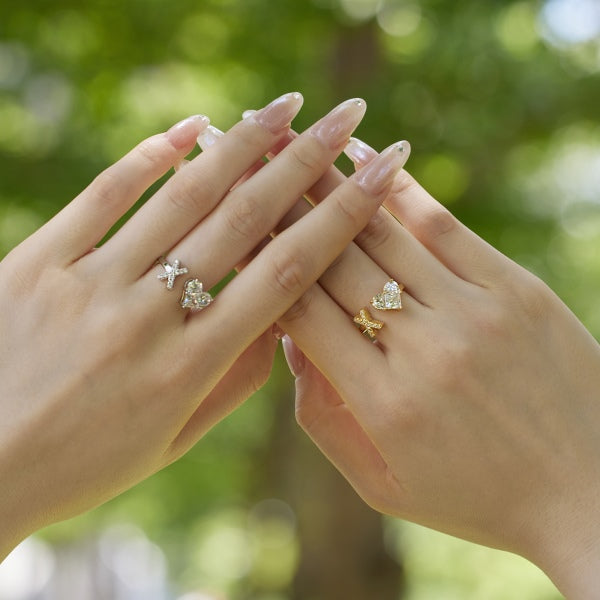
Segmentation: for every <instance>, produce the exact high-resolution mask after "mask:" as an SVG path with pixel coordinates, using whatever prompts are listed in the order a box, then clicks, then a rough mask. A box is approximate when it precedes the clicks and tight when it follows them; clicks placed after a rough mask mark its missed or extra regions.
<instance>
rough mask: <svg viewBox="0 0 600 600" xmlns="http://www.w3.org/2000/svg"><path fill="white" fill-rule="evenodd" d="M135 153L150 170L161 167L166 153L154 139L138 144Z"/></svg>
mask: <svg viewBox="0 0 600 600" xmlns="http://www.w3.org/2000/svg"><path fill="white" fill-rule="evenodd" d="M136 153H137V155H138V157H139V158H141V159H142V162H144V163H146V165H145V166H147V167H148V168H149V169H151V170H154V168H156V167H162V166H163V164H164V162H165V154H166V153H165V152H164V149H163V148H162V147H161V145H160V144H158V143H157V139H156V138H155V137H151V138H148V139H145V140H144V141H142V142H140V143H139V144H138V145H137V147H136ZM170 154H172V152H171V153H170Z"/></svg>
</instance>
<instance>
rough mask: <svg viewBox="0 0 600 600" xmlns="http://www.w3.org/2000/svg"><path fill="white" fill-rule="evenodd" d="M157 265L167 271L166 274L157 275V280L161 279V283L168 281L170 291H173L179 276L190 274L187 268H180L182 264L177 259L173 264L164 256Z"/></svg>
mask: <svg viewBox="0 0 600 600" xmlns="http://www.w3.org/2000/svg"><path fill="white" fill-rule="evenodd" d="M156 263H157V264H159V265H160V266H161V267H162V268H163V269H164V270H165V272H164V273H160V275H157V279H160V280H161V281H165V280H166V282H167V289H168V290H172V289H173V286H174V285H175V278H176V277H177V276H179V275H183V274H184V273H187V272H188V270H187V268H186V267H182V266H180V265H181V263H180V262H179V261H178V260H177V259H175V260H174V261H173V263H170V262H169V261H168V260H167V259H166V258H165V257H164V256H161V257H160V258H159V259H158V260H157V261H156Z"/></svg>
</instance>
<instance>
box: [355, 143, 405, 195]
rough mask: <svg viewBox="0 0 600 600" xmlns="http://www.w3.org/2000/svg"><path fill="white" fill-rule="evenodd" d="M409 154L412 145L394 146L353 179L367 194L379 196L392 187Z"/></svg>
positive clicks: (400, 144)
mask: <svg viewBox="0 0 600 600" xmlns="http://www.w3.org/2000/svg"><path fill="white" fill-rule="evenodd" d="M409 154H410V144H409V143H408V142H404V141H403V142H398V143H397V144H393V145H391V146H390V147H389V148H386V149H385V150H384V151H383V152H382V153H381V154H380V155H379V156H378V157H377V158H375V159H373V160H372V161H371V162H370V163H369V164H367V165H366V166H364V167H363V168H362V169H360V171H357V172H356V173H355V174H354V175H353V177H355V178H356V182H357V183H358V185H360V186H361V187H362V188H363V189H364V190H365V192H367V194H370V195H372V196H377V195H379V194H381V193H382V192H384V191H385V190H386V188H388V187H389V186H390V185H392V182H393V181H394V177H396V174H397V173H398V171H400V169H402V167H403V166H404V165H405V163H406V161H407V160H408V156H409Z"/></svg>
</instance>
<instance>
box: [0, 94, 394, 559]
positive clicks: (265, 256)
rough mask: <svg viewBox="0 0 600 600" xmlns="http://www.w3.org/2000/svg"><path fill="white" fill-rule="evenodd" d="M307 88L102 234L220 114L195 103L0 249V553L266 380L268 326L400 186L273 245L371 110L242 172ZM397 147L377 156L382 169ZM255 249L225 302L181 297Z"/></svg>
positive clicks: (339, 209)
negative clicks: (288, 215) (204, 303)
mask: <svg viewBox="0 0 600 600" xmlns="http://www.w3.org/2000/svg"><path fill="white" fill-rule="evenodd" d="M301 100H302V99H301V96H300V95H299V94H288V95H285V96H282V97H281V98H279V99H278V100H275V101H274V102H273V103H271V104H270V105H269V106H267V107H266V108H264V109H263V110H261V111H259V112H258V113H256V114H255V115H254V116H253V117H252V118H249V119H246V120H245V121H243V122H240V123H238V124H237V125H236V126H235V127H233V128H232V129H231V131H229V132H228V133H227V134H226V135H225V136H224V137H223V138H222V139H221V140H219V143H218V144H215V145H214V147H212V148H210V149H208V150H207V151H206V152H203V153H202V154H200V155H199V156H198V157H197V158H195V159H194V160H193V161H191V162H190V163H189V164H186V165H185V167H183V168H181V169H180V170H179V171H178V172H177V173H176V174H175V175H174V176H173V177H172V178H171V179H170V180H169V181H168V182H167V183H166V184H165V185H164V186H163V187H162V188H161V189H160V190H159V191H158V192H157V193H156V194H155V195H154V196H153V197H152V198H151V199H150V200H149V201H148V202H147V203H146V204H145V205H144V206H143V207H142V208H141V209H140V210H139V211H138V212H137V213H136V214H135V215H133V216H132V217H131V218H130V219H129V221H128V222H127V223H126V224H125V225H124V226H123V227H122V228H121V229H120V230H119V231H118V232H117V233H116V234H115V235H114V236H113V237H112V238H111V239H110V240H108V241H107V242H106V243H105V244H103V245H101V246H100V247H96V246H97V244H98V243H99V241H100V240H101V239H102V238H103V237H104V236H105V234H106V232H107V231H108V230H109V229H110V227H111V226H112V225H113V224H114V223H115V222H116V221H117V219H118V218H119V217H121V216H122V215H123V214H125V213H126V212H127V210H128V209H129V208H130V207H131V206H132V205H133V204H134V203H135V201H136V200H137V199H138V198H139V196H140V195H141V194H142V192H143V191H144V190H145V189H146V188H147V187H148V186H149V185H150V184H152V182H154V181H155V180H156V179H157V178H158V177H160V176H161V175H162V174H163V173H164V172H166V171H167V170H168V169H169V167H170V166H171V165H175V164H179V163H180V162H181V160H182V159H183V157H184V156H185V155H186V154H187V153H188V152H189V151H190V150H191V149H192V147H193V146H194V142H195V140H196V137H197V135H198V134H199V133H200V132H201V131H202V130H203V129H204V128H206V126H207V123H208V121H207V119H206V118H203V117H195V118H191V119H188V120H186V121H184V122H182V123H181V124H179V125H177V126H175V127H174V128H172V129H171V130H169V131H168V132H167V133H165V134H161V135H157V136H154V137H152V138H150V139H148V140H146V141H145V142H143V143H142V144H141V145H140V146H138V147H137V148H136V149H134V150H133V151H132V152H131V153H129V154H128V155H127V156H125V157H124V158H123V159H122V160H120V161H119V162H118V163H116V164H115V165H114V166H112V167H110V168H109V169H108V170H107V171H105V172H104V173H103V174H101V175H100V176H99V177H98V178H97V179H96V180H95V181H94V182H93V183H92V184H91V185H90V186H89V188H88V189H86V190H85V191H84V192H83V193H82V194H81V195H80V196H78V197H77V198H76V199H75V200H74V201H73V202H72V203H70V204H69V205H68V206H67V207H66V208H65V209H64V210H63V211H62V212H61V213H59V214H58V215H57V216H56V217H55V218H54V219H53V220H51V221H50V222H49V223H47V224H46V225H45V226H44V227H42V228H41V229H40V230H39V231H38V232H36V233H35V234H34V235H33V236H31V237H30V238H29V239H27V240H26V241H25V242H23V243H22V244H21V245H20V246H19V247H17V248H16V249H15V250H13V251H12V252H11V253H10V254H9V255H8V256H7V257H6V258H5V259H4V260H3V261H2V262H1V263H0V279H1V280H2V282H3V285H2V288H1V289H0V305H1V306H2V307H3V310H2V311H1V312H0V331H1V332H2V345H1V346H0V378H1V380H2V397H1V400H0V411H1V417H0V481H2V493H1V494H0V523H2V527H1V528H0V558H1V557H2V556H4V555H6V553H7V552H8V551H9V550H10V549H11V547H13V546H14V545H15V544H16V543H18V541H20V540H21V539H22V538H23V537H25V536H26V535H28V534H29V533H31V532H32V531H34V530H36V529H38V528H40V527H42V526H45V525H47V524H49V523H52V522H54V521H57V520H60V519H65V518H67V517H70V516H72V515H75V514H78V513H80V512H82V511H85V510H87V509H89V508H91V507H93V506H96V505H97V504H99V503H101V502H103V501H105V500H107V499H109V498H111V497H113V496H115V495H117V494H118V493H120V492H121V491H123V490H125V489H126V488H128V487H130V486H131V485H133V484H134V483H136V482H137V481H139V480H141V479H143V478H144V477H146V476H148V475H149V474H151V473H153V472H155V471H156V470H158V469H160V468H161V467H163V466H165V465H167V464H168V463H170V462H172V461H173V460H175V459H177V458H178V457H179V456H181V455H182V454H183V453H184V452H186V451H187V450H188V449H189V448H190V447H191V446H192V445H193V444H194V443H195V442H196V441H197V440H198V439H199V438H200V437H201V436H202V435H203V434H204V433H205V432H206V431H207V429H209V428H210V427H211V426H212V425H213V424H214V423H216V422H217V421H218V420H219V419H221V418H223V417H224V416H225V415H226V414H227V413H228V412H230V411H231V410H232V409H233V408H234V407H235V406H236V405H237V404H238V403H239V402H241V401H242V400H243V399H244V398H245V397H247V396H248V395H249V394H251V393H252V392H253V391H255V389H256V388H257V387H259V386H260V385H261V384H262V383H263V382H264V381H265V379H266V378H267V376H268V374H269V371H270V366H271V360H272V356H273V353H274V350H275V346H276V340H275V339H274V338H273V336H272V335H271V334H270V333H269V330H270V328H271V324H272V323H273V322H274V321H275V320H276V319H277V318H278V317H279V316H281V314H283V313H284V312H285V311H286V310H287V309H288V308H289V307H290V306H292V304H293V303H294V302H295V301H296V300H297V299H298V297H300V295H301V294H302V293H303V292H304V291H305V290H306V289H307V288H308V287H309V286H310V285H311V283H312V282H314V281H315V280H316V279H317V277H318V276H319V275H320V273H321V272H322V271H323V270H324V269H325V268H326V266H327V265H328V264H329V263H330V262H331V261H332V260H334V258H335V257H336V256H337V254H339V252H341V251H342V249H343V248H344V247H345V246H346V245H347V243H348V242H349V241H350V240H351V239H352V238H353V237H354V235H356V233H357V232H358V231H360V229H362V227H364V225H365V224H366V223H367V222H368V220H369V218H370V216H371V215H372V214H373V212H374V211H375V209H376V208H377V206H378V204H379V203H380V202H381V201H382V200H383V198H384V197H385V195H386V194H387V192H388V191H389V188H390V186H391V184H392V181H391V180H389V181H387V182H377V181H375V182H373V181H372V178H373V176H372V177H371V179H369V177H368V175H363V176H358V177H356V178H354V179H353V180H349V181H348V182H347V183H345V184H344V185H343V186H340V187H339V188H337V189H336V190H335V191H334V192H333V193H331V194H330V195H329V197H328V198H327V200H326V201H325V202H324V203H323V205H322V206H321V207H319V210H318V211H317V210H315V211H314V212H313V213H311V215H308V216H307V218H306V219H303V220H302V221H301V222H298V223H297V224H296V225H294V226H293V227H291V228H290V229H289V231H287V232H285V235H282V236H280V237H279V238H278V239H276V240H274V241H272V242H271V243H268V244H264V242H263V240H264V238H265V237H268V235H269V232H270V231H271V230H272V228H273V227H274V226H275V224H276V223H277V221H278V220H279V219H280V218H281V217H282V215H283V214H285V212H286V211H287V210H289V208H290V206H291V205H292V204H293V203H294V202H295V201H296V199H297V198H298V197H299V196H301V195H302V193H303V192H304V191H305V190H306V189H307V188H308V187H310V186H311V185H312V184H313V183H314V182H315V181H316V180H317V179H318V178H319V177H320V176H321V175H322V173H323V172H324V171H325V170H326V169H327V168H328V167H329V166H330V165H331V163H332V161H333V160H334V159H335V158H336V157H337V155H338V154H339V153H340V152H341V150H342V148H343V147H344V145H345V144H346V142H347V139H348V136H349V135H350V133H351V132H352V130H353V129H354V128H355V127H356V125H357V124H358V122H359V121H360V120H361V118H362V116H363V114H364V111H365V105H364V102H362V101H357V100H350V101H347V102H345V103H343V104H341V105H340V106H339V107H337V108H336V109H334V110H333V111H332V112H331V113H330V114H329V115H327V116H326V117H324V118H323V119H321V120H320V121H318V122H317V123H316V124H315V125H313V126H312V127H311V128H310V129H309V130H308V131H307V132H305V133H304V134H302V135H301V136H300V137H298V139H296V140H295V141H294V143H293V144H290V145H289V147H288V148H286V149H285V150H284V151H282V152H281V154H280V155H279V156H278V157H277V159H276V160H273V161H272V162H270V163H269V164H268V165H266V166H265V167H264V168H262V169H260V170H259V171H258V172H256V173H255V174H253V175H251V176H249V177H246V178H245V179H243V180H241V183H240V178H241V177H242V176H243V175H244V174H245V173H247V172H248V170H249V169H250V170H252V167H253V165H255V164H256V163H257V161H259V159H260V158H261V157H262V156H263V155H264V154H265V153H266V152H267V150H268V149H269V148H271V147H272V146H273V145H274V144H277V143H278V141H279V140H281V139H282V138H283V137H284V136H285V135H286V133H287V131H288V130H289V123H290V121H291V120H292V118H293V117H294V116H295V114H296V113H297V112H298V110H299V109H300V106H301ZM393 159H394V157H390V156H388V157H387V158H386V157H382V158H381V159H379V169H381V168H384V167H385V166H386V165H387V166H390V161H391V163H393ZM391 166H393V164H392V165H391ZM398 168H400V166H398ZM365 172H366V173H367V174H368V172H372V173H373V172H374V171H373V169H372V168H371V167H370V166H369V167H367V169H366V170H365ZM376 172H377V170H376V171H375V172H374V173H375V174H376ZM282 181H285V182H286V184H285V187H282V186H281V182H282ZM236 182H237V183H238V184H237V185H235V189H233V190H232V187H233V186H234V184H236ZM260 245H262V246H264V248H263V249H262V250H261V251H260V252H258V251H254V252H253V249H255V248H256V247H257V246H260ZM249 253H250V254H254V255H256V256H255V257H254V258H253V259H252V260H250V261H249V263H248V264H247V266H246V268H245V269H244V271H243V272H242V273H241V274H240V275H239V276H238V277H235V278H234V279H233V281H231V282H230V283H229V284H228V285H227V286H226V287H225V288H224V289H223V290H222V291H221V293H220V294H219V296H218V298H217V299H216V300H215V302H214V303H213V304H211V305H210V306H208V307H207V308H206V309H204V310H201V311H194V312H188V311H186V310H183V309H182V308H181V307H180V306H179V297H180V294H181V293H182V290H183V287H184V283H183V282H184V280H185V279H186V277H191V278H193V277H199V278H201V280H202V282H203V284H204V287H205V288H206V289H209V288H210V287H212V286H213V285H214V284H215V283H217V282H218V281H219V280H221V279H222V278H223V277H224V276H225V275H226V274H227V273H228V272H230V271H231V269H232V268H233V267H234V266H235V265H236V264H237V263H239V262H240V261H244V260H245V259H244V257H245V256H246V255H248V254H249ZM163 254H164V255H166V257H167V258H166V260H168V261H170V263H171V264H173V261H174V260H175V259H179V260H180V261H181V266H185V267H187V268H188V270H189V271H188V274H187V275H180V276H178V277H177V278H176V279H175V280H174V282H173V283H174V288H173V289H172V290H168V289H166V282H165V281H159V280H158V279H157V276H158V275H160V274H161V273H162V274H164V273H166V268H163V266H160V265H157V264H156V262H155V261H156V259H157V257H159V256H161V255H163ZM246 262H248V260H246Z"/></svg>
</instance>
